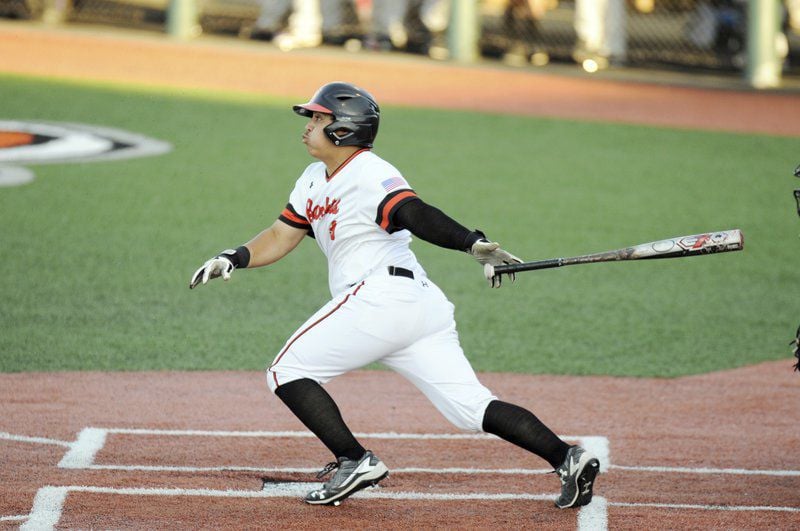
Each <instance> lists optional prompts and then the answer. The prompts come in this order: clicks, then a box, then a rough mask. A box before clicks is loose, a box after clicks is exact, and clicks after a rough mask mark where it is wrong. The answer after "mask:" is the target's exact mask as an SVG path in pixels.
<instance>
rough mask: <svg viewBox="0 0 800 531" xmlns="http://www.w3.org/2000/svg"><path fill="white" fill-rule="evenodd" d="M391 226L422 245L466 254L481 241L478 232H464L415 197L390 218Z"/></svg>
mask: <svg viewBox="0 0 800 531" xmlns="http://www.w3.org/2000/svg"><path fill="white" fill-rule="evenodd" d="M392 223H393V224H394V225H395V226H396V227H398V228H403V229H407V230H409V231H410V232H411V234H413V235H414V236H416V237H418V238H420V239H423V240H425V241H426V242H429V243H432V244H434V245H438V246H439V247H444V248H446V249H457V250H459V251H467V250H469V249H470V248H472V244H474V243H475V242H476V241H478V240H480V239H481V238H485V236H484V235H483V233H481V232H480V231H471V230H469V229H467V228H466V227H464V226H463V225H461V224H460V223H459V222H457V221H456V220H454V219H453V218H451V217H450V216H448V215H447V214H445V213H444V212H442V211H441V210H439V209H438V208H436V207H433V206H431V205H429V204H427V203H425V202H424V201H423V200H422V199H419V198H418V197H415V198H414V199H412V200H410V201H407V202H406V203H404V204H403V205H401V206H400V207H399V208H398V209H397V211H396V212H395V213H394V215H393V216H392Z"/></svg>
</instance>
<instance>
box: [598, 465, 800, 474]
mask: <svg viewBox="0 0 800 531" xmlns="http://www.w3.org/2000/svg"><path fill="white" fill-rule="evenodd" d="M610 468H614V469H617V470H630V471H633V472H659V473H677V474H731V475H739V476H800V470H757V469H746V468H708V467H700V468H688V467H679V466H674V467H669V466H624V465H611V467H610Z"/></svg>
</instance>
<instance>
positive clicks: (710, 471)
mask: <svg viewBox="0 0 800 531" xmlns="http://www.w3.org/2000/svg"><path fill="white" fill-rule="evenodd" d="M82 468H84V469H88V470H120V471H126V472H185V473H209V472H254V473H264V474H281V473H283V474H315V473H317V472H319V470H320V468H319V467H316V468H300V467H253V466H235V465H231V466H208V467H201V466H171V465H100V464H91V465H87V466H85V467H82ZM608 469H610V470H625V471H629V472H659V473H670V474H672V473H674V474H684V473H689V474H703V475H716V474H728V475H742V476H790V477H791V476H800V471H797V470H746V469H738V468H697V469H693V468H681V467H650V466H642V467H637V466H622V465H610V466H609V467H608ZM552 472H553V471H552V470H550V469H544V468H459V467H450V468H424V467H406V468H402V467H399V468H392V469H391V473H392V474H441V475H446V474H468V475H469V474H476V475H480V474H487V475H489V474H496V475H520V476H534V475H545V474H550V473H552Z"/></svg>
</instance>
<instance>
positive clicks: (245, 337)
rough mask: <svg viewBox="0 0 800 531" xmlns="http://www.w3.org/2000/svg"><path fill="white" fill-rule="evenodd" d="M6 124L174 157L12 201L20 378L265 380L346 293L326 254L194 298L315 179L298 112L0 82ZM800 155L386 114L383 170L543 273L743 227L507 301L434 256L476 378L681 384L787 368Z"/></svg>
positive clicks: (60, 167) (73, 171) (4, 319)
mask: <svg viewBox="0 0 800 531" xmlns="http://www.w3.org/2000/svg"><path fill="white" fill-rule="evenodd" d="M0 93H2V98H0V119H40V120H49V121H72V122H82V123H88V124H94V125H101V126H109V127H116V128H120V129H126V130H129V131H133V132H137V133H141V134H145V135H148V136H151V137H155V138H157V139H161V140H166V141H168V142H171V143H172V144H173V145H174V147H175V149H174V151H173V152H172V153H170V154H168V155H163V156H159V157H151V158H142V159H133V160H125V161H117V162H93V163H82V164H54V165H40V166H31V168H32V169H34V171H35V173H36V180H35V181H34V182H33V183H31V184H28V185H25V186H20V187H13V188H0V249H2V256H3V266H4V267H3V271H2V274H0V294H2V297H1V298H0V323H1V324H0V327H1V328H0V371H4V372H9V371H60V370H95V369H96V370H161V369H190V370H203V369H246V370H250V369H262V368H263V367H264V366H265V365H266V364H267V363H268V362H270V361H271V360H272V358H273V357H274V355H275V353H276V352H277V351H278V350H279V349H280V347H281V345H282V344H283V342H284V340H285V339H286V337H288V335H289V334H291V333H292V332H293V331H294V330H295V328H296V327H297V326H299V325H300V324H301V323H302V322H303V321H304V320H305V318H306V317H307V316H308V315H310V313H311V312H312V311H314V310H315V309H316V308H318V307H319V306H320V305H322V304H323V303H324V302H326V301H327V299H328V298H329V294H328V292H327V281H326V278H325V275H326V267H325V263H324V257H323V256H322V254H321V253H320V252H319V250H318V249H317V247H316V244H315V243H314V242H313V241H312V240H310V239H308V240H307V241H305V242H304V243H303V244H302V245H301V246H300V247H299V248H298V249H297V250H296V251H295V252H294V253H292V254H291V255H289V256H288V257H287V258H286V259H285V260H283V261H282V262H279V263H278V264H275V265H274V266H272V267H270V268H263V269H259V270H248V271H237V272H236V273H235V274H234V276H233V278H232V280H231V281H230V282H228V283H223V282H221V281H215V282H213V283H211V284H209V285H208V286H206V287H204V288H202V289H199V290H194V291H190V290H189V289H188V280H189V277H190V276H191V274H192V273H193V272H194V270H195V269H196V268H197V267H199V266H200V265H201V264H202V263H203V261H204V260H206V259H207V258H209V257H210V256H212V255H214V254H215V253H217V252H218V251H220V250H222V249H224V248H227V247H231V246H236V245H239V244H241V243H243V242H244V241H246V240H248V239H249V238H250V237H251V236H253V235H254V234H256V233H257V232H258V231H260V230H261V229H262V228H264V227H266V226H268V225H269V224H271V223H272V222H273V220H274V219H275V218H276V217H277V215H278V213H279V212H280V210H281V209H282V208H283V206H284V205H285V204H286V201H287V198H288V194H289V192H290V190H291V188H292V186H293V184H294V181H295V180H296V178H297V177H298V176H299V174H300V172H301V171H302V170H303V168H304V167H305V166H306V165H307V164H308V163H309V162H311V159H310V158H309V156H308V154H307V153H306V151H305V148H304V147H303V145H302V144H301V143H300V132H301V128H302V127H303V121H302V120H301V119H300V118H298V117H296V116H295V115H294V114H293V113H292V112H291V110H290V109H289V107H288V105H289V104H290V103H292V102H290V101H278V100H274V99H268V98H263V99H261V98H253V97H248V98H243V97H239V96H233V95H225V94H211V93H202V92H194V93H191V94H181V93H179V92H166V91H165V92H159V91H156V90H131V89H124V88H121V87H113V86H90V85H82V84H67V83H58V82H50V81H41V80H35V79H28V78H19V77H9V76H2V77H0ZM797 146H798V144H797V139H791V138H779V137H770V136H764V135H744V134H726V133H710V132H698V131H685V130H675V129H665V128H648V127H642V126H627V125H611V124H598V123H587V122H578V121H564V120H552V119H536V118H529V117H515V116H499V115H492V114H478V113H464V112H449V111H431V110H420V109H413V108H398V107H390V106H389V107H386V108H384V112H383V115H382V123H381V133H380V135H379V137H378V142H377V145H376V150H375V151H376V152H377V153H378V154H379V155H381V156H383V157H384V158H386V159H388V160H390V161H391V162H393V163H394V164H395V165H396V166H398V167H399V168H400V169H401V171H403V173H404V174H405V176H406V177H407V178H408V180H409V181H410V182H411V184H412V185H413V186H414V188H415V189H416V190H417V192H418V193H419V194H420V195H421V196H422V197H423V198H424V199H426V200H427V201H428V202H430V203H433V204H434V205H437V206H439V207H441V208H442V209H443V210H445V211H446V212H448V213H449V214H450V215H452V216H453V217H455V218H456V219H458V220H460V221H461V222H462V223H464V224H466V225H467V226H469V227H478V228H481V229H482V230H484V231H485V232H486V233H487V234H488V235H489V236H490V237H491V238H493V239H496V240H498V241H500V242H501V243H502V244H503V246H504V247H506V248H507V249H509V250H510V251H511V252H513V253H515V254H517V255H519V256H521V257H522V258H524V259H528V260H534V259H543V258H552V257H557V256H570V255H575V254H584V253H588V252H592V251H602V250H607V249H612V248H618V247H625V246H628V245H630V244H635V243H641V242H645V241H650V240H656V239H661V238H666V237H671V236H677V235H682V234H691V233H695V232H704V231H707V230H719V229H729V228H741V229H742V230H743V231H744V233H745V241H746V246H745V250H744V252H741V253H729V254H722V255H714V256H707V257H701V258H687V259H680V260H659V261H645V262H626V263H611V264H595V265H588V266H576V267H568V268H563V269H556V270H547V271H539V272H530V273H525V274H522V275H520V276H519V278H518V281H517V282H516V283H515V284H513V285H510V284H508V285H505V286H504V287H503V288H502V289H500V290H491V289H489V287H488V286H487V285H486V284H485V281H484V280H483V278H482V275H481V268H480V267H479V266H478V265H477V264H476V263H475V262H474V261H473V260H472V258H470V257H469V256H467V255H464V254H461V253H458V252H454V251H447V250H443V249H438V248H435V247H432V246H430V245H428V244H426V243H425V242H419V241H417V242H415V243H414V250H415V252H416V253H417V255H418V257H419V258H420V260H421V261H422V263H423V265H424V266H425V267H426V269H427V270H428V273H429V275H430V276H431V277H432V278H433V279H434V280H435V281H436V282H437V283H438V284H439V285H440V286H441V287H442V288H443V289H444V290H445V292H446V293H448V295H449V296H450V298H451V300H452V301H453V302H454V303H455V305H456V308H457V313H456V317H457V319H458V323H459V330H460V333H461V339H462V344H463V346H464V349H465V351H466V352H467V355H468V357H469V358H470V360H471V361H472V362H473V364H474V366H475V368H476V369H477V370H480V371H508V372H523V373H553V374H612V375H634V376H665V377H671V376H678V375H683V374H692V373H702V372H707V371H712V370H719V369H725V368H731V367H737V366H742V365H748V364H752V363H757V362H760V361H764V360H775V359H780V358H784V357H785V358H787V363H789V361H788V358H789V356H790V354H789V350H788V346H787V344H788V342H789V340H790V339H791V337H792V336H793V333H794V329H795V327H796V326H797V321H798V318H800V305H799V304H798V300H797V296H796V295H797V280H798V274H797V269H796V266H795V264H796V262H797V256H798V244H800V242H798V234H799V233H800V224H799V222H798V219H797V216H796V214H795V213H794V201H793V199H792V197H791V190H792V188H793V186H794V185H795V184H796V183H795V182H793V181H794V179H793V178H792V177H791V170H792V169H793V168H794V166H795V165H796V164H797V162H798V160H797Z"/></svg>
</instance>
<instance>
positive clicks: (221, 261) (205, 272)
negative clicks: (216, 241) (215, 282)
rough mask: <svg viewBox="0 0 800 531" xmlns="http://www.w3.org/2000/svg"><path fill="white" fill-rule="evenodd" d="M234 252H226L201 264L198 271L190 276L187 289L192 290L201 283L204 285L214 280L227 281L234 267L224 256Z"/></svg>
mask: <svg viewBox="0 0 800 531" xmlns="http://www.w3.org/2000/svg"><path fill="white" fill-rule="evenodd" d="M235 252H236V251H234V250H232V249H231V250H226V251H223V252H222V253H220V254H219V255H217V256H215V257H214V258H212V259H211V260H207V261H206V263H205V264H203V265H202V267H200V269H198V270H197V271H195V272H194V275H192V279H191V280H190V281H189V289H194V287H195V286H197V285H198V284H200V283H201V282H202V283H203V284H205V283H206V282H208V281H209V280H211V279H214V278H218V277H222V280H228V279H229V278H231V273H232V272H233V270H234V266H233V262H232V261H231V259H230V258H228V256H226V255H228V254H233V253H235Z"/></svg>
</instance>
